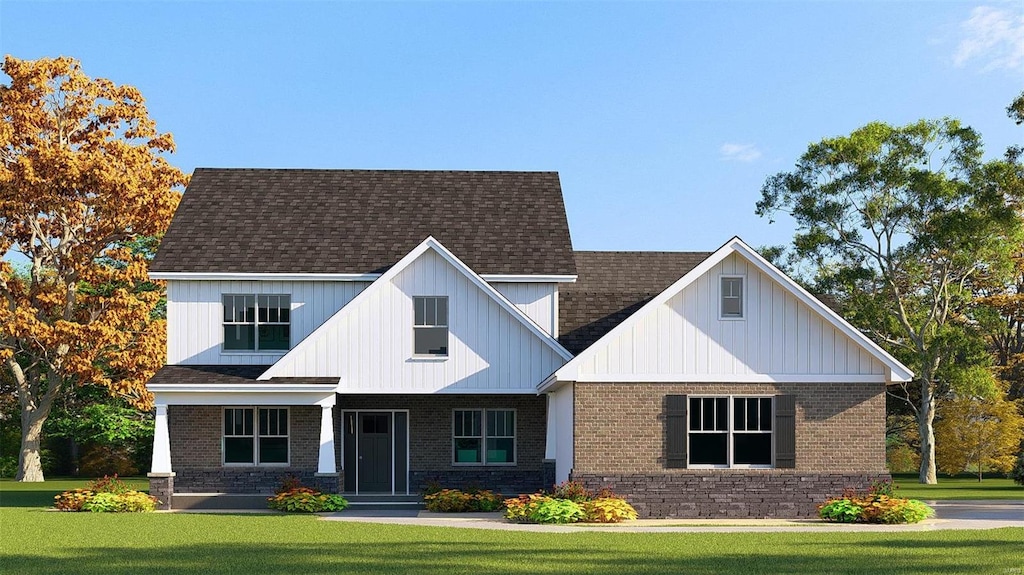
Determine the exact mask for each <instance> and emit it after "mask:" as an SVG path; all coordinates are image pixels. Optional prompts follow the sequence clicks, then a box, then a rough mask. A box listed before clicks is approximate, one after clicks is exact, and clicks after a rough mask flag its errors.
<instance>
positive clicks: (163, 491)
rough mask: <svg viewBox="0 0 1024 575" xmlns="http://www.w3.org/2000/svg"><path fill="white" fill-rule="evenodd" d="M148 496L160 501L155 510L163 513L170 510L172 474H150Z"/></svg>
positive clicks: (172, 486)
mask: <svg viewBox="0 0 1024 575" xmlns="http://www.w3.org/2000/svg"><path fill="white" fill-rule="evenodd" d="M149 494H150V495H152V496H153V497H156V498H157V499H158V500H159V501H160V503H158V504H157V507H156V508H157V509H160V510H163V511H168V510H170V509H171V498H172V496H173V495H174V474H173V473H150V474H149Z"/></svg>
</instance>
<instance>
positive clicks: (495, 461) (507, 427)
mask: <svg viewBox="0 0 1024 575" xmlns="http://www.w3.org/2000/svg"><path fill="white" fill-rule="evenodd" d="M452 444H453V457H452V459H453V461H454V462H455V463H456V464H476V465H510V464H515V462H516V412H515V410H514V409H457V410H455V412H454V421H453V428H452Z"/></svg>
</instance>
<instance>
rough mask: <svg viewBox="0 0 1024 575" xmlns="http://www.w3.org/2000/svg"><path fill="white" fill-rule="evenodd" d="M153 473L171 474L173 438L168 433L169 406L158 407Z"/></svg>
mask: <svg viewBox="0 0 1024 575" xmlns="http://www.w3.org/2000/svg"><path fill="white" fill-rule="evenodd" d="M154 423H155V425H156V427H155V429H154V430H153V468H152V469H151V470H150V472H151V473H171V436H170V434H169V433H168V432H167V404H160V403H158V404H157V405H156V421H155V422H154Z"/></svg>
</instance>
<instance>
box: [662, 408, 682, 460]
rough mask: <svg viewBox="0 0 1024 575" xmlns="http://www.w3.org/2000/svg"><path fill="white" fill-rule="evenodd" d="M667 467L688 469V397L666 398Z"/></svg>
mask: <svg viewBox="0 0 1024 575" xmlns="http://www.w3.org/2000/svg"><path fill="white" fill-rule="evenodd" d="M665 467H668V468H674V469H680V468H684V467H686V396H685V395H666V396H665Z"/></svg>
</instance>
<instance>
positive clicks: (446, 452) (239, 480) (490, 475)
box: [167, 395, 553, 494]
mask: <svg viewBox="0 0 1024 575" xmlns="http://www.w3.org/2000/svg"><path fill="white" fill-rule="evenodd" d="M457 408H485V409H486V408H506V409H515V410H516V417H517V422H516V431H517V435H516V451H517V462H516V465H514V466H455V465H452V436H451V430H452V410H453V409H457ZM223 409H224V408H223V407H221V406H209V405H172V406H169V407H168V414H167V417H168V428H169V432H170V441H171V467H172V469H173V470H174V472H175V474H176V476H175V478H174V482H173V487H174V490H175V491H176V492H178V493H270V492H272V491H273V490H274V488H275V487H277V486H278V485H279V484H280V482H281V479H282V478H283V477H284V476H286V475H293V476H296V477H298V478H299V479H300V480H302V482H303V483H304V484H306V485H310V486H313V487H318V488H319V489H321V490H324V491H330V492H341V491H344V480H343V477H344V474H343V473H339V476H337V477H320V476H316V475H315V472H316V469H317V463H318V448H319V443H320V408H319V407H317V406H290V407H289V409H290V414H289V417H290V426H291V428H290V444H289V448H290V451H291V453H290V459H291V464H290V465H289V466H287V467H263V466H258V467H235V466H230V467H225V466H223V465H222V464H221V461H222V454H221V439H222V432H223V430H222V426H223V421H224V415H223ZM375 409H381V410H391V409H408V410H409V460H410V461H409V485H410V491H411V492H413V493H415V492H417V491H420V490H421V489H423V488H425V487H427V486H428V484H434V483H436V484H440V485H442V486H444V487H470V486H478V487H482V488H487V489H494V490H497V491H500V492H502V493H506V494H515V493H526V492H530V491H535V490H537V489H540V488H543V487H547V486H549V485H550V480H551V478H552V477H553V474H552V473H551V467H552V466H551V464H550V463H549V464H547V465H545V464H544V442H545V420H546V417H547V402H546V399H545V398H544V397H542V396H536V395H340V396H338V405H336V406H335V408H334V415H335V445H336V446H337V448H336V460H337V465H338V470H339V472H341V471H342V460H341V446H342V443H343V442H342V433H341V413H342V412H343V411H345V410H362V411H371V410H375Z"/></svg>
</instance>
